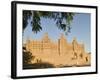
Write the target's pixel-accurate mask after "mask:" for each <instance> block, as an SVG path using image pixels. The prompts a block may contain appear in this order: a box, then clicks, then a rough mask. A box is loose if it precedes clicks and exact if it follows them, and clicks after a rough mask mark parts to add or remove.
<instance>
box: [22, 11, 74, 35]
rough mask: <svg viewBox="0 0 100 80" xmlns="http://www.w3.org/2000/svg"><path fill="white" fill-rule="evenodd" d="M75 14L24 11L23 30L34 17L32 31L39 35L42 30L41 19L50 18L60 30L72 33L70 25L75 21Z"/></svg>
mask: <svg viewBox="0 0 100 80" xmlns="http://www.w3.org/2000/svg"><path fill="white" fill-rule="evenodd" d="M73 16H74V13H71V12H66V13H64V12H46V11H30V10H24V11H23V30H25V28H26V27H27V25H28V19H31V17H32V22H31V25H32V31H33V32H34V33H37V32H39V31H41V30H42V26H41V22H40V21H41V18H46V19H47V18H48V19H53V20H54V21H55V24H56V25H57V27H58V28H59V29H60V30H63V31H66V32H70V29H71V27H70V25H71V22H72V20H73Z"/></svg>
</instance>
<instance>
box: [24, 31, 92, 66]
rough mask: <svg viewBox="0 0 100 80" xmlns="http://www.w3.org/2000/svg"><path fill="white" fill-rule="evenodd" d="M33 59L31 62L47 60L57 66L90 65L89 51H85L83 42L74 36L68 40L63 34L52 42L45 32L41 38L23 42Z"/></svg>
mask: <svg viewBox="0 0 100 80" xmlns="http://www.w3.org/2000/svg"><path fill="white" fill-rule="evenodd" d="M24 46H25V47H26V50H27V51H30V52H31V53H32V55H33V56H35V59H34V60H32V61H31V62H32V63H38V62H48V63H51V64H53V65H54V66H55V67H59V66H90V64H91V53H88V52H86V51H85V46H84V44H79V43H78V42H77V40H76V38H74V39H73V41H72V42H70V43H69V42H68V41H67V40H66V38H65V36H64V35H63V34H61V36H60V38H59V39H58V40H57V41H56V42H53V41H52V40H51V39H50V38H49V36H48V34H47V33H45V34H44V36H43V38H42V39H41V40H29V39H28V40H27V41H26V43H25V44H24Z"/></svg>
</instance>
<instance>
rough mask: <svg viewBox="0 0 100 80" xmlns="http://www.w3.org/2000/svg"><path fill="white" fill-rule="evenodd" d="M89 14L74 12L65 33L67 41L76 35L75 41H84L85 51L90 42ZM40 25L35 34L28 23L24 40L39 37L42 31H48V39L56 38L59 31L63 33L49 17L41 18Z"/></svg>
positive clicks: (88, 49)
mask: <svg viewBox="0 0 100 80" xmlns="http://www.w3.org/2000/svg"><path fill="white" fill-rule="evenodd" d="M90 18H91V15H90V14H89V13H78V14H75V16H74V19H73V22H72V24H71V27H72V28H71V33H69V34H68V35H65V37H66V39H67V41H68V42H69V43H71V42H72V40H73V38H74V37H76V38H77V41H78V42H79V43H84V45H85V49H86V51H88V52H90V51H91V49H90V46H91V45H90V43H91V41H90V40H91V37H90V36H91V35H90V34H91V33H90V32H91V31H90V30H91V29H90V26H91V25H90V24H91V23H90V20H91V19H90ZM41 26H42V31H40V32H38V33H37V34H34V33H33V32H32V29H31V28H32V27H31V25H30V24H28V26H27V28H26V29H25V31H24V36H23V39H24V40H26V39H28V38H31V39H41V38H42V37H43V35H44V33H46V32H47V33H48V35H49V37H50V39H52V40H54V41H55V40H58V38H59V37H60V33H64V34H65V32H64V31H61V30H59V29H58V28H57V27H56V24H55V22H54V20H51V19H45V18H41Z"/></svg>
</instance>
